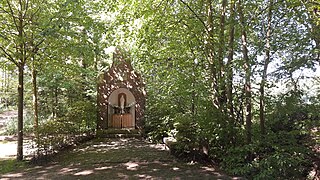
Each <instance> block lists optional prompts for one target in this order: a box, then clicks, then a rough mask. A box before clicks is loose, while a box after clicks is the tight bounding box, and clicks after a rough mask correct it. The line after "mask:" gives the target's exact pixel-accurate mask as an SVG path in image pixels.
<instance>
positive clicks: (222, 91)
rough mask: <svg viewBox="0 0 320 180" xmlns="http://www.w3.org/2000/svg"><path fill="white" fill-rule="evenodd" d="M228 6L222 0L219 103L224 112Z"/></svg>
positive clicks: (225, 0)
mask: <svg viewBox="0 0 320 180" xmlns="http://www.w3.org/2000/svg"><path fill="white" fill-rule="evenodd" d="M226 6H227V0H222V7H221V11H220V32H219V49H218V63H217V64H218V68H217V69H218V74H217V75H218V78H217V79H218V83H219V84H218V87H219V95H220V97H219V104H220V108H221V110H222V111H223V112H226V110H225V103H226V87H225V86H226V82H225V78H224V63H223V58H224V52H225V35H224V32H225V16H226Z"/></svg>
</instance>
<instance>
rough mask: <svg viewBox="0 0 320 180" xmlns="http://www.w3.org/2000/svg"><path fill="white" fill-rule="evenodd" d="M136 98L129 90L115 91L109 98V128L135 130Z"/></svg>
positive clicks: (119, 89)
mask: <svg viewBox="0 0 320 180" xmlns="http://www.w3.org/2000/svg"><path fill="white" fill-rule="evenodd" d="M135 105H136V98H135V97H134V95H133V94H132V92H131V91H129V90H128V89H127V88H118V89H116V90H114V91H113V92H112V93H111V94H110V96H109V98H108V106H109V107H108V128H118V129H119V128H135V126H136V121H135V119H136V118H135V112H136V108H135Z"/></svg>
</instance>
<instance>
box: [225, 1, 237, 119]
mask: <svg viewBox="0 0 320 180" xmlns="http://www.w3.org/2000/svg"><path fill="white" fill-rule="evenodd" d="M234 8H235V7H234V1H233V0H232V1H231V4H230V19H231V23H230V31H229V42H228V61H227V67H226V69H227V107H228V109H229V113H230V117H231V119H232V120H233V119H234V112H233V100H232V99H233V94H232V88H233V67H232V66H233V54H234V47H233V46H234V23H235V22H234Z"/></svg>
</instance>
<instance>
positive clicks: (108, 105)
mask: <svg viewBox="0 0 320 180" xmlns="http://www.w3.org/2000/svg"><path fill="white" fill-rule="evenodd" d="M145 99H146V92H145V85H144V83H143V81H142V78H141V75H140V74H139V73H138V72H136V71H135V70H134V69H133V67H132V65H131V61H130V60H129V58H126V57H125V55H123V53H121V51H120V50H118V49H116V51H115V53H114V54H113V61H112V65H111V67H110V68H109V69H108V70H107V71H105V72H104V73H103V74H101V75H100V77H99V82H98V110H99V114H98V116H99V117H98V122H97V128H98V130H104V129H138V130H142V128H143V126H144V111H145V101H146V100H145Z"/></svg>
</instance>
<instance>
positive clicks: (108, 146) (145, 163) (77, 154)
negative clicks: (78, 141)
mask: <svg viewBox="0 0 320 180" xmlns="http://www.w3.org/2000/svg"><path fill="white" fill-rule="evenodd" d="M13 178H14V179H236V178H231V177H229V176H226V175H224V174H223V173H221V172H220V171H218V170H216V168H215V167H214V166H210V165H200V164H194V163H193V164H190V163H185V162H180V161H178V160H177V159H175V158H174V157H173V156H171V155H170V154H169V152H168V151H166V150H164V146H163V145H156V144H150V143H148V142H145V141H143V140H137V139H107V138H105V139H94V140H92V141H89V142H87V143H84V144H82V145H80V146H78V147H76V148H75V149H73V150H70V151H65V152H62V153H60V154H59V155H57V156H56V157H55V158H54V160H53V161H51V162H50V163H47V164H45V165H42V166H31V165H30V167H28V168H26V169H24V170H20V171H19V170H17V171H16V172H14V173H10V174H5V175H2V176H0V179H13Z"/></svg>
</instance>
